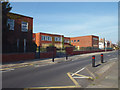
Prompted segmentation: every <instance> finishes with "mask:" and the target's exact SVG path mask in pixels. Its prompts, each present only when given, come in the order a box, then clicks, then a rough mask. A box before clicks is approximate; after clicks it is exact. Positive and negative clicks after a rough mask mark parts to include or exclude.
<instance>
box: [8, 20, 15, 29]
mask: <svg viewBox="0 0 120 90" xmlns="http://www.w3.org/2000/svg"><path fill="white" fill-rule="evenodd" d="M14 21H15V20H13V19H8V21H7V25H8V27H9V30H14Z"/></svg>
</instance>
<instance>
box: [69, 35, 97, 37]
mask: <svg viewBox="0 0 120 90" xmlns="http://www.w3.org/2000/svg"><path fill="white" fill-rule="evenodd" d="M86 36H95V35H86ZM86 36H77V37H86ZM77 37H70V38H77ZM95 37H99V36H95Z"/></svg>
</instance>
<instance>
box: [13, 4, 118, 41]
mask: <svg viewBox="0 0 120 90" xmlns="http://www.w3.org/2000/svg"><path fill="white" fill-rule="evenodd" d="M11 6H12V7H13V8H12V11H11V12H13V13H18V14H22V15H27V16H30V17H33V19H34V22H33V25H34V26H33V32H34V33H37V32H44V33H53V34H62V35H64V36H68V37H76V36H85V35H97V36H99V37H100V38H106V39H107V40H111V41H112V42H113V43H116V42H117V41H118V3H117V2H56V3H55V2H11Z"/></svg>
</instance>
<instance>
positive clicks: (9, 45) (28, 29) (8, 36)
mask: <svg viewBox="0 0 120 90" xmlns="http://www.w3.org/2000/svg"><path fill="white" fill-rule="evenodd" d="M7 16H8V21H7V25H8V29H7V30H3V31H2V46H3V47H2V49H3V53H11V52H31V51H32V50H31V48H32V47H33V41H32V32H33V18H32V17H28V16H24V15H20V14H15V13H8V15H7Z"/></svg>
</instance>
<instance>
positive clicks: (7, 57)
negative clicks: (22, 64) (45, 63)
mask: <svg viewBox="0 0 120 90" xmlns="http://www.w3.org/2000/svg"><path fill="white" fill-rule="evenodd" d="M31 59H35V53H12V54H2V62H3V63H4V62H15V61H22V60H31Z"/></svg>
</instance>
